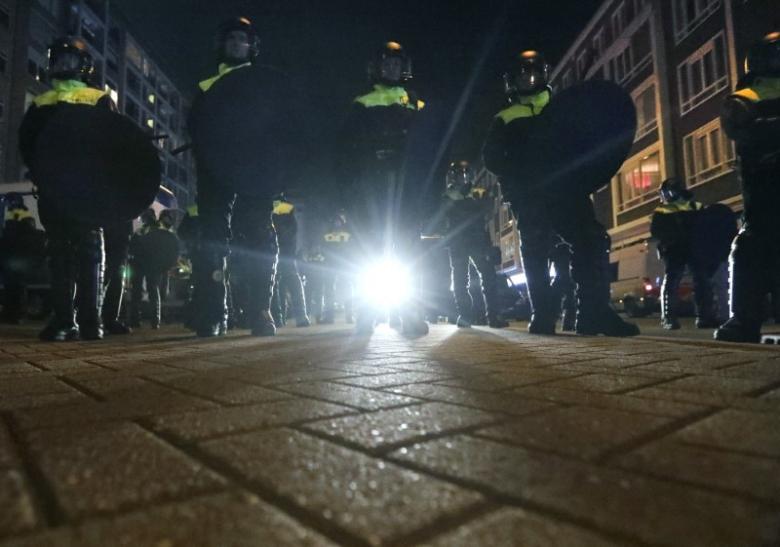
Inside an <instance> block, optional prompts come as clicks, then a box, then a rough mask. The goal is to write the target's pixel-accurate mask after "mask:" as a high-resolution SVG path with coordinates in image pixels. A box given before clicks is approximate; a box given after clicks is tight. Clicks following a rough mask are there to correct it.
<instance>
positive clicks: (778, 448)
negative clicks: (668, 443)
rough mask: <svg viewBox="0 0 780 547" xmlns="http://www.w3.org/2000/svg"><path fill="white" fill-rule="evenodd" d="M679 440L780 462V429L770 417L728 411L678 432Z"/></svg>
mask: <svg viewBox="0 0 780 547" xmlns="http://www.w3.org/2000/svg"><path fill="white" fill-rule="evenodd" d="M675 439H678V440H681V441H684V442H687V443H692V444H699V445H707V446H713V447H717V448H721V449H724V450H731V451H734V452H750V453H754V454H759V455H764V456H769V457H775V458H780V427H778V420H777V417H776V416H772V415H769V414H759V413H754V412H746V411H742V410H724V411H723V412H719V413H718V414H715V415H714V416H710V417H708V418H706V419H704V420H701V421H699V422H696V423H694V424H691V425H689V426H688V427H686V428H685V429H682V430H680V431H678V432H677V433H676V434H675Z"/></svg>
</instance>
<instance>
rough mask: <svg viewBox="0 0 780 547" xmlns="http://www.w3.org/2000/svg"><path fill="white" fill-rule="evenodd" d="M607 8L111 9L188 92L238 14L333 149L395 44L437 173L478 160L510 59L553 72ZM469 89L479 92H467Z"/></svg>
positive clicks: (348, 5) (538, 4)
mask: <svg viewBox="0 0 780 547" xmlns="http://www.w3.org/2000/svg"><path fill="white" fill-rule="evenodd" d="M600 3H601V0H566V1H562V0H559V1H552V0H546V1H539V0H534V1H525V2H524V1H521V0H515V1H511V0H510V1H506V0H428V1H425V0H419V1H416V2H413V1H409V0H393V1H391V2H366V1H360V2H359V1H355V0H352V1H347V0H328V1H323V0H267V1H262V2H261V1H246V0H243V1H242V0H219V1H216V0H165V2H160V1H159V0H113V5H115V6H118V7H119V8H120V9H121V11H122V13H123V14H124V15H125V17H126V19H128V20H129V22H130V25H131V29H132V31H133V33H134V34H135V35H136V36H138V38H139V39H140V40H141V41H143V43H144V45H145V46H147V48H148V49H150V50H151V51H152V52H153V53H154V55H155V56H156V57H157V58H158V59H160V62H161V64H162V65H163V68H164V69H165V70H166V71H167V72H168V73H170V74H171V75H172V76H173V77H174V78H175V80H176V83H178V84H179V86H180V87H181V88H182V89H186V88H189V89H193V88H194V86H195V83H196V82H197V81H198V80H200V79H202V78H204V77H207V76H210V75H212V74H213V73H214V72H215V61H214V53H213V37H214V33H215V29H216V27H217V26H218V25H219V23H220V22H221V21H222V20H224V19H226V18H228V17H231V16H234V15H245V16H247V17H249V18H251V19H252V21H253V22H254V23H255V25H256V26H257V27H258V29H259V34H260V38H261V60H262V62H264V63H267V64H272V65H275V66H278V67H280V68H283V69H285V70H287V71H289V72H291V73H294V74H296V75H298V76H300V77H302V78H303V79H304V80H305V81H306V82H307V88H308V90H309V92H310V94H311V96H312V97H313V99H312V100H313V101H315V103H316V106H317V111H318V112H319V113H320V114H318V116H320V119H319V120H318V121H317V123H318V125H319V126H320V127H321V129H322V134H323V137H324V138H327V137H328V135H329V133H330V132H331V131H334V132H335V131H336V130H337V127H338V124H339V122H340V119H341V118H342V116H343V112H344V111H345V109H346V108H347V107H348V106H349V103H350V101H351V100H352V99H353V98H354V97H355V96H357V95H360V94H362V93H363V92H365V91H366V90H367V83H366V76H365V74H366V72H365V70H366V69H365V66H366V62H367V61H368V59H369V58H370V57H371V55H372V54H373V53H374V52H375V51H376V50H377V49H378V48H379V47H380V46H381V44H383V43H384V42H386V41H388V40H396V41H399V42H401V43H402V44H403V45H404V47H405V48H406V50H407V52H408V53H409V54H410V55H411V56H412V58H413V60H414V72H415V78H414V81H413V83H412V84H411V86H410V87H412V88H413V89H415V90H416V91H417V92H418V94H419V95H420V96H421V98H422V99H424V100H425V101H426V103H427V104H428V105H429V106H430V115H429V117H436V118H437V122H436V123H435V124H432V127H433V126H435V129H432V130H431V131H432V132H431V137H432V139H433V140H436V141H438V142H437V143H435V144H434V143H431V150H430V151H427V152H426V154H427V156H428V157H427V158H426V160H425V161H427V163H428V164H429V165H433V164H436V163H437V160H439V162H438V163H439V164H442V163H448V162H449V161H451V160H453V159H456V158H460V157H465V158H466V159H472V160H476V159H477V158H478V156H479V150H480V145H481V142H482V139H483V137H484V134H485V132H486V131H487V127H488V125H489V123H490V120H491V118H492V116H493V115H494V114H495V113H496V112H497V111H498V110H500V109H501V108H502V107H503V104H504V103H503V95H502V92H501V80H500V74H501V72H502V68H503V66H504V64H505V62H506V60H507V59H508V58H509V57H510V56H511V55H512V54H514V53H516V52H519V51H521V50H523V49H527V48H536V49H539V50H541V51H543V52H545V53H546V54H547V57H548V61H549V62H550V63H551V64H554V63H555V62H556V61H557V60H558V59H559V58H560V56H561V55H562V54H563V53H565V51H566V49H567V48H568V47H569V45H570V44H571V42H572V40H573V39H574V38H575V37H576V36H577V34H578V33H579V32H580V31H581V30H582V29H583V27H584V26H585V24H586V23H587V21H588V20H589V19H590V17H591V16H592V15H593V13H594V12H595V10H596V9H597V8H598V5H599V4H600ZM480 67H481V69H480ZM470 81H473V84H474V85H473V88H472V91H471V93H464V90H466V89H468V84H469V82H470ZM464 96H466V97H467V100H466V101H465V102H464V103H463V105H462V106H463V108H462V111H463V114H462V116H458V115H457V114H456V112H457V111H458V110H457V105H458V104H459V102H460V101H461V98H462V97H464ZM450 127H451V128H452V130H451V131H450V130H449V129H450ZM447 135H449V138H448V137H447ZM442 143H444V145H442ZM423 155H424V154H423ZM438 167H439V173H440V171H441V165H439V166H438ZM434 170H435V168H434V169H433V170H431V172H433V171H434ZM438 176H439V174H437V175H436V177H437V178H438Z"/></svg>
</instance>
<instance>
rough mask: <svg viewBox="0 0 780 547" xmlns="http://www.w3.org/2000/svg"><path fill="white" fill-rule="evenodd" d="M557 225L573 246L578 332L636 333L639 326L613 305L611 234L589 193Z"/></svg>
mask: <svg viewBox="0 0 780 547" xmlns="http://www.w3.org/2000/svg"><path fill="white" fill-rule="evenodd" d="M570 206H571V211H570V212H568V214H566V215H564V216H561V217H560V220H559V221H558V224H559V226H558V228H559V231H560V234H561V235H562V236H563V238H564V240H565V241H567V242H568V243H569V244H570V245H571V247H572V277H573V278H574V281H575V282H576V283H577V326H576V331H577V334H584V335H591V336H592V335H597V334H604V335H606V336H636V335H637V334H639V328H638V327H637V326H636V325H634V324H632V323H628V322H626V321H624V320H623V319H621V318H620V316H619V315H618V314H617V313H616V312H615V310H613V309H612V307H611V306H610V282H611V279H610V268H609V246H610V240H609V235H607V231H606V230H605V229H604V227H603V226H602V225H601V224H599V223H598V221H596V218H595V216H596V215H595V212H594V211H593V203H592V202H591V201H590V199H589V198H588V197H587V196H583V197H581V198H580V200H579V201H572V202H570Z"/></svg>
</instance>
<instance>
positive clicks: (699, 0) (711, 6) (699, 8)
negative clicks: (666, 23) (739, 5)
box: [673, 0, 720, 42]
mask: <svg viewBox="0 0 780 547" xmlns="http://www.w3.org/2000/svg"><path fill="white" fill-rule="evenodd" d="M673 4H674V6H673V7H674V10H673V13H674V38H675V40H676V41H677V42H680V41H682V40H683V39H684V38H685V37H686V36H688V35H689V34H690V33H691V32H693V31H694V29H695V28H696V27H698V26H699V25H700V24H701V23H703V22H704V20H705V19H707V17H709V16H710V15H712V14H713V13H714V12H715V10H717V9H718V8H719V7H720V0H673Z"/></svg>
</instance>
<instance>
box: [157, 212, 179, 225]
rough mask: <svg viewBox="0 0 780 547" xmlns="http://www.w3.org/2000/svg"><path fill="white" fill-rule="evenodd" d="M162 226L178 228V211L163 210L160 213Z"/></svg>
mask: <svg viewBox="0 0 780 547" xmlns="http://www.w3.org/2000/svg"><path fill="white" fill-rule="evenodd" d="M160 224H162V225H163V226H165V227H166V228H173V227H174V226H176V211H174V210H173V209H163V210H162V211H160Z"/></svg>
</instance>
